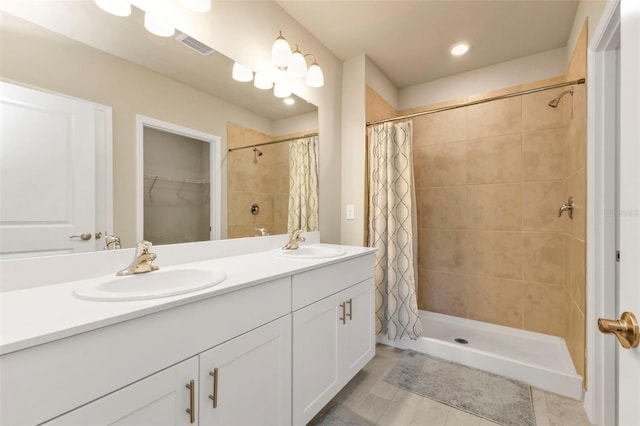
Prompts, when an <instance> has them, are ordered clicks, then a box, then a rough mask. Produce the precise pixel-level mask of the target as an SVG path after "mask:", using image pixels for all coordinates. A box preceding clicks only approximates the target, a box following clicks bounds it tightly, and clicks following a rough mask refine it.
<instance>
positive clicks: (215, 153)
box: [136, 114, 222, 241]
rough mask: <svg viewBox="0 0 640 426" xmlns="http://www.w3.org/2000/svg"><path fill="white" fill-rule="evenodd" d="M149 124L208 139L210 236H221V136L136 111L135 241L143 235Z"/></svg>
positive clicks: (186, 135) (205, 140)
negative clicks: (146, 128)
mask: <svg viewBox="0 0 640 426" xmlns="http://www.w3.org/2000/svg"><path fill="white" fill-rule="evenodd" d="M145 127H151V128H153V129H156V130H161V131H164V132H168V133H173V134H176V135H180V136H185V137H187V138H191V139H197V140H201V141H203V142H207V143H209V145H210V147H209V157H210V158H209V174H210V178H211V180H212V182H211V184H210V187H209V188H210V191H211V194H210V197H209V203H210V209H209V210H210V214H211V216H210V218H209V223H210V226H211V231H210V232H209V240H219V239H220V238H221V225H220V222H221V220H220V218H221V207H222V206H221V202H222V197H221V191H222V186H221V185H222V183H221V179H222V176H221V173H220V164H221V162H220V159H221V158H222V157H221V156H220V140H221V138H220V136H216V135H212V134H209V133H205V132H201V131H199V130H194V129H191V128H189V127H184V126H180V125H177V124H173V123H169V122H167V121H162V120H158V119H156V118H151V117H147V116H144V115H140V114H136V241H140V240H143V239H144V128H145Z"/></svg>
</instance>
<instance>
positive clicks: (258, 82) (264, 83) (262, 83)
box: [253, 72, 273, 90]
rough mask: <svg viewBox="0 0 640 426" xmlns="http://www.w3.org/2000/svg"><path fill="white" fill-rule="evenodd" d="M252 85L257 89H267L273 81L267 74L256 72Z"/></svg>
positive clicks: (271, 85)
mask: <svg viewBox="0 0 640 426" xmlns="http://www.w3.org/2000/svg"><path fill="white" fill-rule="evenodd" d="M253 85H254V86H255V87H256V88H258V89H262V90H269V89H271V88H272V87H273V81H271V78H270V77H269V76H268V75H266V74H262V73H259V72H257V73H256V76H255V78H254V79H253Z"/></svg>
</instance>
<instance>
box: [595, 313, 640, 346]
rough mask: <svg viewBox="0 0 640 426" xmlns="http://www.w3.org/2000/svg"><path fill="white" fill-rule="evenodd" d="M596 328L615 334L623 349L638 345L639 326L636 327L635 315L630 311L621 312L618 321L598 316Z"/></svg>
mask: <svg viewBox="0 0 640 426" xmlns="http://www.w3.org/2000/svg"><path fill="white" fill-rule="evenodd" d="M598 328H599V329H600V331H601V332H602V333H605V334H608V333H613V334H615V335H616V337H617V338H618V340H619V341H620V344H621V345H622V347H623V348H625V349H630V348H636V347H638V343H639V342H640V328H638V320H637V319H636V316H635V315H633V314H632V313H631V312H623V313H622V315H620V319H619V320H618V321H616V320H609V319H605V318H599V319H598Z"/></svg>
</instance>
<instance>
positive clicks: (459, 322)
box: [378, 311, 583, 400]
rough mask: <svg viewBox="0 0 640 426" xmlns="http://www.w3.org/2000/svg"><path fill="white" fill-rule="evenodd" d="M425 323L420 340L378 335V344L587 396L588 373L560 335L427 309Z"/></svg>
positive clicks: (562, 392)
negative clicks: (577, 366)
mask: <svg viewBox="0 0 640 426" xmlns="http://www.w3.org/2000/svg"><path fill="white" fill-rule="evenodd" d="M420 321H421V323H422V330H423V336H421V337H420V338H418V339H416V340H401V341H397V342H393V341H389V340H388V339H387V338H386V337H384V336H378V342H379V343H382V344H385V345H389V346H394V347H397V348H402V349H410V350H414V351H418V352H422V353H426V354H429V355H432V356H435V357H439V358H443V359H447V360H449V361H453V362H457V363H460V364H463V365H467V366H469V367H473V368H478V369H480V370H485V371H489V372H491V373H495V374H499V375H501V376H504V377H508V378H511V379H514V380H519V381H522V382H525V383H527V384H529V385H531V386H534V387H537V388H540V389H543V390H545V391H549V392H554V393H557V394H559V395H564V396H567V397H569V398H573V399H576V400H582V398H583V391H582V377H581V376H580V375H578V374H577V373H576V370H575V368H574V366H573V362H572V361H571V356H570V355H569V351H568V349H567V345H566V343H565V341H564V339H562V338H560V337H556V336H550V335H547V334H541V333H535V332H531V331H526V330H520V329H515V328H511V327H504V326H500V325H495V324H490V323H485V322H481V321H474V320H469V319H464V318H458V317H453V316H450V315H442V314H437V313H433V312H426V311H420ZM456 339H458V341H456ZM465 342H466V343H465Z"/></svg>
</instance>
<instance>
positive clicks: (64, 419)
mask: <svg viewBox="0 0 640 426" xmlns="http://www.w3.org/2000/svg"><path fill="white" fill-rule="evenodd" d="M197 375H198V359H197V357H193V358H190V359H188V360H186V361H183V362H181V363H180V364H176V365H174V366H173V367H169V368H167V369H166V370H162V371H160V372H159V373H156V374H154V375H152V376H149V377H147V378H146V379H142V380H140V381H139V382H136V383H134V384H132V385H129V386H127V387H125V388H123V389H121V390H119V391H116V392H114V393H112V394H109V395H107V396H105V397H103V398H100V399H98V400H96V401H94V402H92V403H89V404H87V405H85V406H83V407H80V408H78V409H76V410H74V411H71V412H69V413H67V414H65V415H63V416H60V417H57V418H56V419H54V420H52V421H50V422H47V423H45V424H46V425H48V426H52V425H64V426H76V425H77V426H88V425H118V426H128V425H131V426H134V425H154V426H155V425H163V426H164V425H167V426H168V425H189V424H190V415H189V413H188V412H187V409H188V408H191V400H190V390H189V389H188V388H187V384H189V383H190V381H191V380H194V401H193V404H194V423H197V421H198V418H197V407H195V403H196V400H197V395H198V393H197V391H198V389H197V382H196V379H197ZM87 380H91V378H90V377H87Z"/></svg>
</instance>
